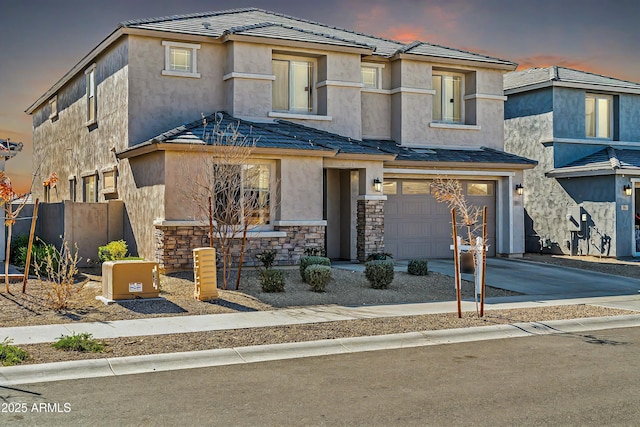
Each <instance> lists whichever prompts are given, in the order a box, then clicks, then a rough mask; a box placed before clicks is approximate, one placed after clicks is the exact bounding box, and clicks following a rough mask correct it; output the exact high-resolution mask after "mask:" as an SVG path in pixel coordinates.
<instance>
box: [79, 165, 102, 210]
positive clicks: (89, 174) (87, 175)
mask: <svg viewBox="0 0 640 427" xmlns="http://www.w3.org/2000/svg"><path fill="white" fill-rule="evenodd" d="M80 177H81V178H82V202H83V203H97V202H98V171H97V170H96V171H91V172H87V173H83V174H82V175H81V176H80ZM90 177H93V178H94V182H93V194H94V197H93V200H87V197H86V196H87V192H86V188H87V186H86V181H85V180H86V178H90Z"/></svg>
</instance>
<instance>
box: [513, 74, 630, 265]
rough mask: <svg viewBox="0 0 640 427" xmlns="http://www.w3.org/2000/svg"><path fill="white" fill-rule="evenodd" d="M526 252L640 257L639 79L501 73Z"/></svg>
mask: <svg viewBox="0 0 640 427" xmlns="http://www.w3.org/2000/svg"><path fill="white" fill-rule="evenodd" d="M504 91H505V95H507V97H508V99H507V102H506V103H505V125H504V128H505V150H506V151H508V152H511V153H514V154H518V155H521V156H525V157H527V158H530V159H534V160H537V161H538V165H537V167H535V168H534V169H531V170H526V171H524V180H523V183H522V186H523V187H524V190H523V191H524V208H525V233H526V234H525V245H526V251H527V252H538V251H544V252H552V253H564V254H571V255H598V256H599V255H602V256H615V257H624V256H640V215H639V212H640V84H638V83H633V82H628V81H624V80H618V79H614V78H610V77H605V76H600V75H596V74H591V73H587V72H584V71H578V70H572V69H568V68H564V67H559V66H552V67H547V68H533V69H529V70H524V71H517V72H511V73H508V74H506V75H505V77H504Z"/></svg>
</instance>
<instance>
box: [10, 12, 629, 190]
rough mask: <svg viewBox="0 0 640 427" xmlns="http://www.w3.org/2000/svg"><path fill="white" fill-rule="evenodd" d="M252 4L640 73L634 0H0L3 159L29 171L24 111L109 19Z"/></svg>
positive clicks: (402, 37) (103, 31) (533, 58)
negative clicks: (18, 147)
mask: <svg viewBox="0 0 640 427" xmlns="http://www.w3.org/2000/svg"><path fill="white" fill-rule="evenodd" d="M250 6H253V7H259V8H262V9H267V10H272V11H276V12H280V13H284V14H287V15H292V16H295V17H300V18H305V19H309V20H313V21H317V22H321V23H324V24H328V25H332V26H337V27H342V28H346V29H352V30H356V31H359V32H363V33H367V34H373V35H378V36H382V37H386V38H391V39H395V40H399V41H402V42H411V41H414V40H421V41H426V42H430V43H436V44H441V45H444V46H450V47H455V48H458V49H465V50H470V51H474V52H478V53H484V54H487V55H491V56H496V57H499V58H503V59H508V60H511V61H514V62H517V63H519V64H520V67H519V68H520V69H522V68H528V67H532V66H537V67H543V66H548V65H562V66H566V67H570V68H577V69H581V70H585V71H590V72H594V73H598V74H603V75H606V76H611V77H616V78H621V79H624V80H630V81H635V82H640V28H639V26H640V1H638V0H609V1H602V0H535V1H531V0H447V1H443V0H440V1H431V0H426V1H418V0H393V1H391V0H342V1H336V0H324V1H314V2H310V1H300V0H297V1H291V0H267V1H257V0H254V1H238V0H236V1H228V0H227V1H217V0H210V1H204V0H180V1H175V0H171V1H169V0H154V1H138V0H91V1H86V0H57V1H50V0H30V1H24V0H0V52H1V53H2V59H1V60H0V138H2V139H5V138H7V137H8V138H11V140H12V141H14V142H23V143H24V144H25V148H24V149H23V151H22V153H20V154H19V155H18V156H16V157H15V158H14V159H12V160H10V161H9V162H8V163H7V171H8V174H9V176H10V177H12V179H13V181H14V185H16V187H18V188H20V189H21V190H22V191H25V190H26V187H28V183H29V182H30V177H31V117H30V116H29V115H27V114H26V113H25V112H24V110H25V109H26V108H27V107H28V106H30V105H31V104H32V103H33V102H34V101H35V100H36V99H38V97H40V95H42V94H43V93H44V92H45V91H46V90H47V89H49V88H50V87H51V86H53V84H54V83H56V81H58V80H59V79H60V78H61V77H62V75H63V74H64V73H65V72H66V71H68V70H69V69H70V68H71V67H73V65H75V64H76V63H77V62H78V61H79V60H80V59H82V57H83V56H85V55H86V54H87V53H88V52H89V51H90V50H91V49H92V48H93V47H95V46H96V45H97V44H98V43H99V42H101V41H102V40H103V39H104V38H106V37H107V36H108V35H109V34H110V33H111V32H112V31H113V30H115V28H116V27H117V25H118V23H119V22H121V21H124V20H129V19H136V18H150V17H156V16H166V15H175V14H186V13H194V12H206V11H217V10H224V9H233V8H238V7H250Z"/></svg>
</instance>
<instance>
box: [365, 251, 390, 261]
mask: <svg viewBox="0 0 640 427" xmlns="http://www.w3.org/2000/svg"><path fill="white" fill-rule="evenodd" d="M387 258H393V257H392V256H391V254H390V253H389V252H374V253H372V254H369V256H368V257H367V259H366V261H380V260H384V259H387Z"/></svg>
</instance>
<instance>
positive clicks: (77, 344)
mask: <svg viewBox="0 0 640 427" xmlns="http://www.w3.org/2000/svg"><path fill="white" fill-rule="evenodd" d="M52 345H53V347H54V348H57V349H59V350H65V351H80V352H91V353H101V352H102V351H104V347H105V344H104V343H103V342H100V341H97V340H96V339H95V338H93V335H91V334H89V333H86V332H85V333H81V334H76V333H75V332H74V333H73V334H72V335H62V336H61V337H60V338H58V341H56V342H55V343H53V344H52Z"/></svg>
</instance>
